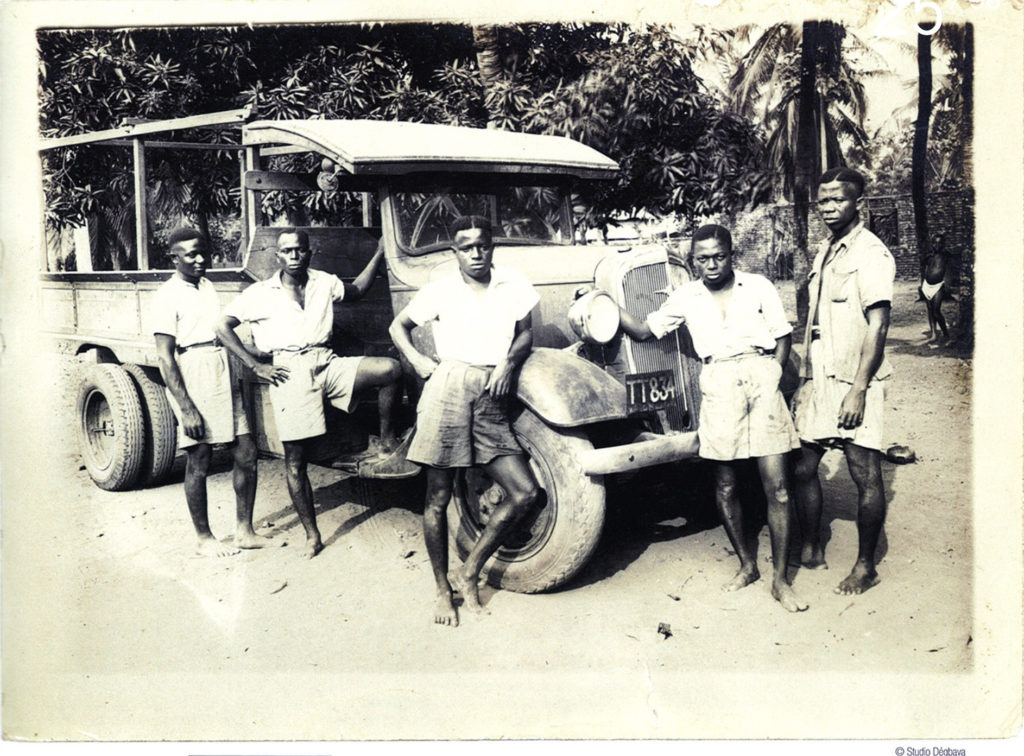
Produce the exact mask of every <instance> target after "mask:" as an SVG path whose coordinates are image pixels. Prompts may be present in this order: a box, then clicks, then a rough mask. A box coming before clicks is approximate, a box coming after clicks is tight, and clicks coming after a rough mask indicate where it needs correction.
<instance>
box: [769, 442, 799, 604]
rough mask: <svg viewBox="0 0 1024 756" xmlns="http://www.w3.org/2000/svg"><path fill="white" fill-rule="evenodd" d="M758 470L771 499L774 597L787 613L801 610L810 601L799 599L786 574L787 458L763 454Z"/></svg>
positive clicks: (788, 525) (789, 530)
mask: <svg viewBox="0 0 1024 756" xmlns="http://www.w3.org/2000/svg"><path fill="white" fill-rule="evenodd" d="M757 469H758V472H760V473H761V486H762V487H763V488H764V495H765V498H766V499H767V500H768V533H769V535H770V536H771V541H772V596H774V597H775V600H776V601H778V602H779V603H780V604H782V607H783V608H784V609H785V610H786V611H788V612H802V611H804V610H805V609H806V608H807V602H805V601H801V600H800V599H799V598H797V595H796V593H795V592H794V591H793V587H792V586H791V585H790V583H789V578H788V577H787V576H786V568H787V567H788V555H789V544H790V537H791V533H792V529H793V528H792V524H793V508H792V505H791V502H790V498H789V487H788V486H787V485H786V457H785V456H784V455H782V454H773V455H772V456H770V457H760V458H758V460H757Z"/></svg>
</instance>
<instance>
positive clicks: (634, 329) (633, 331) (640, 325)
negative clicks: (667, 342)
mask: <svg viewBox="0 0 1024 756" xmlns="http://www.w3.org/2000/svg"><path fill="white" fill-rule="evenodd" d="M666 304H668V302H666ZM674 307H675V305H674V304H673V305H669V306H668V307H666V306H665V304H663V305H662V306H661V307H659V308H658V309H657V310H655V311H654V312H652V313H651V314H650V315H648V316H647V320H637V319H636V318H635V317H633V316H632V315H630V314H629V313H628V312H626V310H625V309H624V308H623V307H622V305H619V327H620V328H622V330H623V331H624V332H625V333H627V334H629V336H630V338H632V339H634V340H636V341H647V340H648V339H650V338H657V339H660V338H661V337H662V336H664V335H665V334H667V333H671V332H672V331H674V330H675V329H677V328H678V327H679V326H681V325H682V324H683V323H685V322H686V318H685V317H683V315H682V314H680V313H678V312H672V309H674ZM652 319H653V320H657V321H658V322H657V323H656V327H657V328H658V330H660V332H661V333H660V334H659V333H656V332H655V331H654V330H653V329H652V328H651V320H652Z"/></svg>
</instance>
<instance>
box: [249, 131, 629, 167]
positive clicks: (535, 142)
mask: <svg viewBox="0 0 1024 756" xmlns="http://www.w3.org/2000/svg"><path fill="white" fill-rule="evenodd" d="M242 142H243V144H245V145H247V146H255V145H267V147H264V148H263V149H262V150H261V153H262V154H264V155H274V154H279V155H280V154H288V153H294V152H306V151H314V152H319V153H322V154H324V155H328V156H329V157H331V158H332V159H333V160H334V161H335V162H336V163H337V164H338V165H339V166H341V167H342V168H344V169H345V171H347V172H348V173H350V174H352V175H356V176H359V175H363V176H366V175H401V174H408V173H420V172H432V171H446V172H447V171H452V172H463V171H465V172H471V173H517V174H533V175H546V174H555V175H570V176H575V177H577V178H585V179H595V178H611V177H613V176H614V175H615V174H616V173H617V172H618V170H619V166H618V163H616V162H615V161H614V160H612V159H611V158H609V157H607V156H605V155H603V154H601V153H600V152H598V151H597V150H595V149H593V148H591V147H587V146H586V145H584V144H580V143H579V142H576V141H573V140H572V139H569V138H567V137H559V136H548V135H540V134H522V133H518V132H511V131H499V130H495V129H478V128H471V127H468V126H446V125H439V124H427V123H410V122H405V121H370V120H282V121H253V122H251V123H248V124H246V125H245V126H244V128H243V132H242Z"/></svg>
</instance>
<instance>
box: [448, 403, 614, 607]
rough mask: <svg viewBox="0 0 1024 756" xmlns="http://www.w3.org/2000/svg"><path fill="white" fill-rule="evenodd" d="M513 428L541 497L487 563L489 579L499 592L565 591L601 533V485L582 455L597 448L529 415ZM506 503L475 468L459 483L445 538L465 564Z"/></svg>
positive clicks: (583, 436) (579, 433) (581, 435)
mask: <svg viewBox="0 0 1024 756" xmlns="http://www.w3.org/2000/svg"><path fill="white" fill-rule="evenodd" d="M512 428H513V430H514V431H515V434H516V438H518V439H519V443H520V444H521V445H522V447H523V449H524V450H525V451H526V454H527V456H528V458H529V460H530V468H531V469H532V470H533V474H534V477H535V478H536V480H537V484H538V486H539V487H540V488H541V496H540V499H539V500H538V502H537V506H536V507H535V509H534V510H533V511H532V512H530V513H529V514H527V515H526V516H525V517H524V519H523V520H522V521H521V522H519V523H517V524H516V527H515V529H514V531H513V532H512V533H510V534H509V535H508V536H507V537H506V538H505V543H504V544H503V545H502V546H501V547H500V548H499V549H498V550H497V552H495V554H494V556H493V557H491V559H490V560H488V562H487V564H486V565H485V566H484V573H485V575H486V579H487V582H488V583H490V584H491V585H494V586H496V587H499V588H504V589H506V590H511V591H517V592H519V593H538V592H540V591H547V590H551V589H552V588H555V587H557V586H560V585H562V584H563V583H565V582H566V581H567V580H569V579H570V578H571V577H573V575H575V574H576V573H577V572H579V570H580V568H581V567H583V565H584V564H586V562H587V560H588V559H589V558H590V556H591V554H593V552H594V549H595V547H596V546H597V542H598V539H599V538H600V537H601V528H602V527H603V525H604V514H605V489H604V480H603V479H602V478H601V477H600V476H589V475H586V474H585V473H584V472H583V468H582V467H581V465H580V454H581V453H582V452H584V451H586V450H588V449H592V448H593V445H592V444H591V443H590V440H589V439H588V438H587V437H586V434H584V433H583V432H582V431H581V430H579V429H575V428H559V429H557V430H556V429H554V428H551V427H550V426H548V425H547V424H545V423H544V421H543V420H541V419H540V418H539V417H537V415H535V414H534V413H533V412H531V411H530V410H528V409H523V411H522V412H521V414H520V415H519V417H517V418H516V419H515V421H514V422H513V423H512ZM503 496H504V490H503V489H502V488H501V487H500V486H499V485H498V484H497V483H494V482H493V481H492V480H491V479H490V478H489V477H488V476H487V475H486V473H484V472H483V471H482V470H479V469H476V468H471V469H469V470H467V471H466V472H465V474H463V475H460V476H457V478H456V487H455V493H454V495H453V497H452V502H451V505H450V506H449V507H448V532H449V534H450V536H449V537H450V539H451V540H452V541H453V542H454V545H455V548H456V551H457V552H458V554H459V557H460V558H462V559H465V557H466V555H467V554H468V553H469V550H470V549H471V548H472V546H473V544H474V543H475V542H476V540H477V538H478V537H479V535H480V533H481V531H482V530H483V528H484V527H485V526H486V520H487V516H488V513H489V511H490V509H491V507H493V506H494V505H495V504H496V503H497V502H498V501H500V500H501V498H502V497H503Z"/></svg>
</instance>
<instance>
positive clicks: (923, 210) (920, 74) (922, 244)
mask: <svg viewBox="0 0 1024 756" xmlns="http://www.w3.org/2000/svg"><path fill="white" fill-rule="evenodd" d="M931 115H932V37H931V35H930V34H918V35H917V120H916V121H915V122H914V148H913V152H912V154H911V159H910V194H911V198H912V199H913V203H914V231H915V233H916V234H917V250H918V256H919V258H920V266H921V272H922V273H923V272H924V265H925V260H927V259H928V255H929V254H930V247H929V241H928V211H927V200H926V197H925V193H924V173H925V168H926V167H927V162H928V126H929V122H930V120H931Z"/></svg>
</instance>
